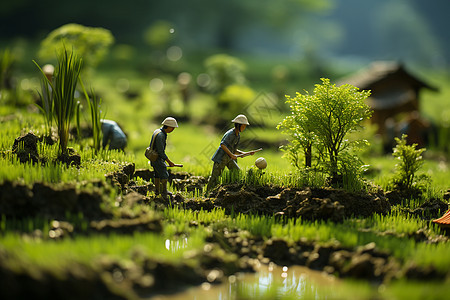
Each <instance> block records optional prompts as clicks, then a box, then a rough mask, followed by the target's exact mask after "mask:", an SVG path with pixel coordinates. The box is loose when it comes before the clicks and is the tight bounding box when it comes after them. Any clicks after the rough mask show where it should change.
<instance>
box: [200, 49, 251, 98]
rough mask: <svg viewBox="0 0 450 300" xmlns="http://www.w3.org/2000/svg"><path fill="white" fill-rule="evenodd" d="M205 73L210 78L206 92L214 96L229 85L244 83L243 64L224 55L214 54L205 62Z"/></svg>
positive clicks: (234, 58)
mask: <svg viewBox="0 0 450 300" xmlns="http://www.w3.org/2000/svg"><path fill="white" fill-rule="evenodd" d="M205 67H206V73H207V74H208V75H209V76H210V78H211V83H210V84H209V86H208V90H209V91H210V92H212V93H214V94H216V93H219V94H220V93H221V92H222V91H223V90H224V89H225V88H226V87H227V86H229V85H231V84H244V83H245V82H246V79H245V76H244V71H245V64H244V62H242V61H241V60H239V59H238V58H236V57H233V56H230V55H226V54H216V55H213V56H210V57H208V58H207V59H206V60H205Z"/></svg>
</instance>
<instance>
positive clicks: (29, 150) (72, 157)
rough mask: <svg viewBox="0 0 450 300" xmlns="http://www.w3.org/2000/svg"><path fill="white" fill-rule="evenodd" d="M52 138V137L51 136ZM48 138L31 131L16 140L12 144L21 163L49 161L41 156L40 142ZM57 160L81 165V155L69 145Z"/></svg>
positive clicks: (67, 163)
mask: <svg viewBox="0 0 450 300" xmlns="http://www.w3.org/2000/svg"><path fill="white" fill-rule="evenodd" d="M49 139H50V140H51V138H49ZM47 140H48V139H47V138H39V137H37V136H36V135H35V134H34V133H32V132H29V133H27V134H25V135H23V136H20V137H18V138H16V139H15V140H14V144H13V146H12V153H14V154H16V155H17V157H18V159H19V161H20V162H21V163H26V162H32V163H39V162H40V163H47V161H46V160H45V159H43V158H42V157H40V156H39V153H38V147H37V144H38V142H45V143H49V142H47ZM57 161H59V162H62V163H64V164H66V165H67V166H70V165H71V166H77V167H78V166H80V165H81V156H80V155H79V154H78V153H76V151H75V150H74V149H73V148H70V147H68V148H67V152H66V153H63V154H61V155H59V156H58V158H57Z"/></svg>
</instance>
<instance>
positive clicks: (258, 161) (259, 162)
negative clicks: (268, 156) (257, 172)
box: [255, 157, 267, 169]
mask: <svg viewBox="0 0 450 300" xmlns="http://www.w3.org/2000/svg"><path fill="white" fill-rule="evenodd" d="M255 166H257V167H258V169H265V168H266V167H267V161H266V160H265V159H264V157H259V158H257V159H256V161H255Z"/></svg>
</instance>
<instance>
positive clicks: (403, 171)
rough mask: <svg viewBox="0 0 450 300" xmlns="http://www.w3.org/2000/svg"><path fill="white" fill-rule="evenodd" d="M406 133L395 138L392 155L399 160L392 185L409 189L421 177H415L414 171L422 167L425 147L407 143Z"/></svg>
mask: <svg viewBox="0 0 450 300" xmlns="http://www.w3.org/2000/svg"><path fill="white" fill-rule="evenodd" d="M406 137H407V135H406V134H403V135H402V138H401V139H399V138H397V137H396V138H395V141H396V142H397V145H396V146H395V147H394V149H393V150H394V151H393V153H392V155H393V156H394V157H395V158H396V159H397V160H398V161H399V162H398V163H397V164H396V165H395V167H396V170H397V172H396V174H395V177H394V185H395V186H396V187H397V188H399V189H401V190H405V191H411V190H412V189H413V187H414V186H415V185H417V184H418V181H420V180H422V179H423V178H422V177H421V178H417V176H416V172H417V171H418V170H419V169H420V168H421V167H422V165H423V159H422V153H423V152H424V151H425V150H426V149H425V148H421V149H416V146H417V144H412V145H407V144H406V142H407V141H406ZM417 179H419V180H417Z"/></svg>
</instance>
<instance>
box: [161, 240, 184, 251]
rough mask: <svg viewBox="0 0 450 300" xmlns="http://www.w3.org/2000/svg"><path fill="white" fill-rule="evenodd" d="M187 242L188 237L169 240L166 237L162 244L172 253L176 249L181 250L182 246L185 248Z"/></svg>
mask: <svg viewBox="0 0 450 300" xmlns="http://www.w3.org/2000/svg"><path fill="white" fill-rule="evenodd" d="M187 243H188V239H187V238H184V239H179V240H169V239H167V240H166V241H165V243H164V246H165V247H166V249H167V250H169V251H170V252H172V253H175V252H177V251H178V250H181V249H183V248H186V246H187Z"/></svg>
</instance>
